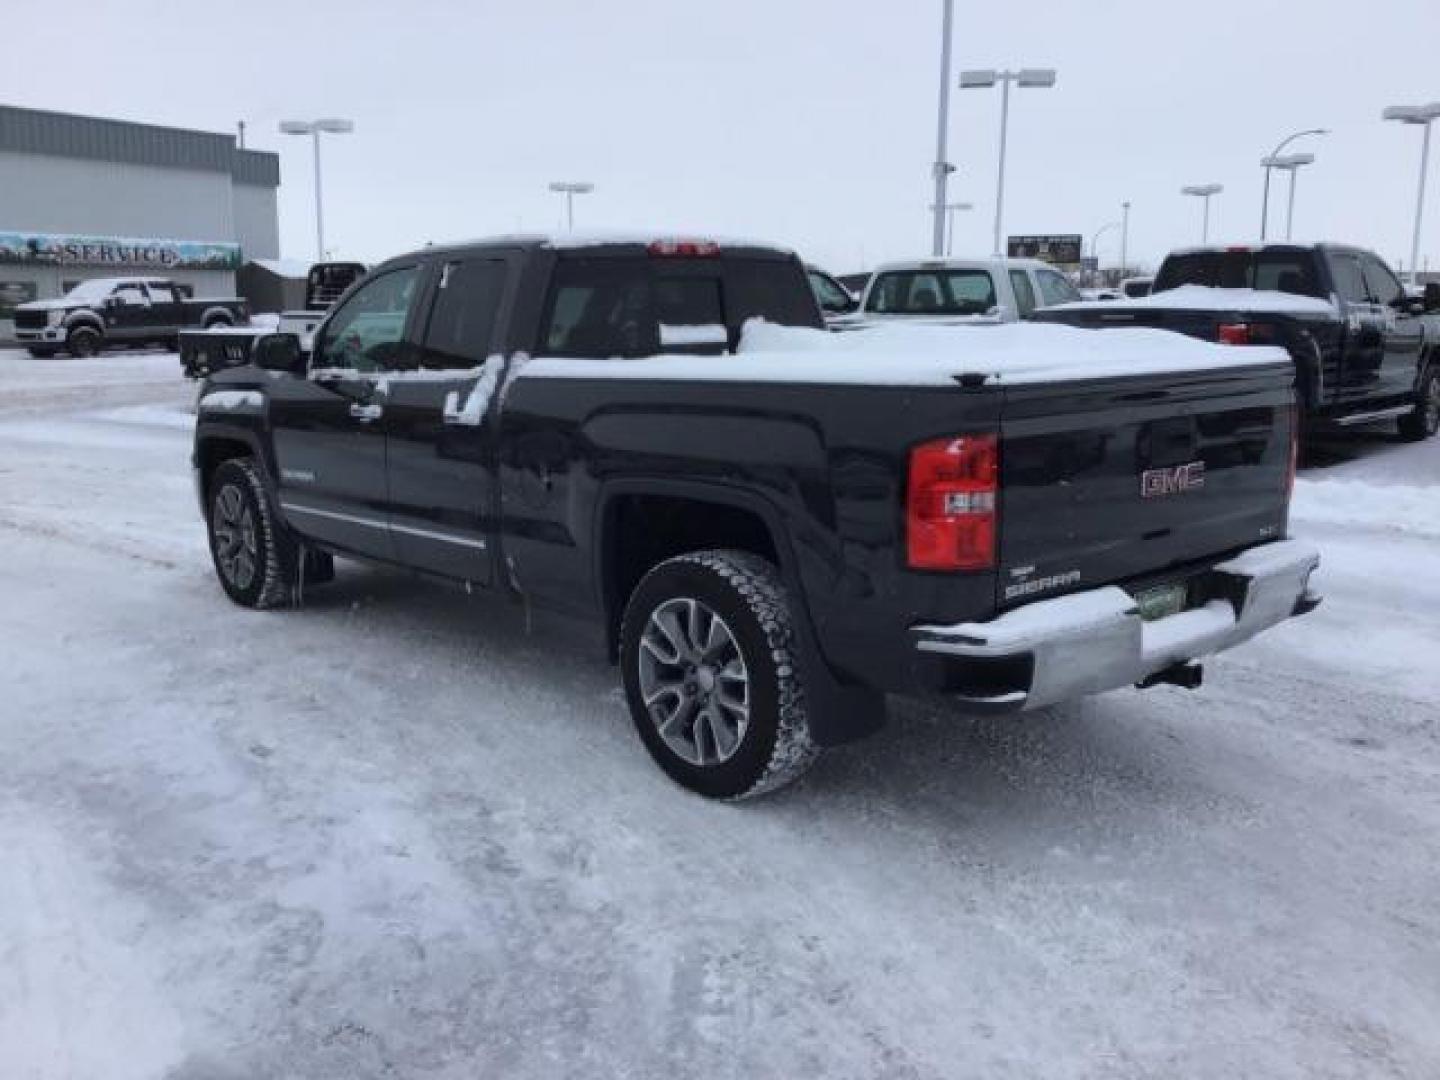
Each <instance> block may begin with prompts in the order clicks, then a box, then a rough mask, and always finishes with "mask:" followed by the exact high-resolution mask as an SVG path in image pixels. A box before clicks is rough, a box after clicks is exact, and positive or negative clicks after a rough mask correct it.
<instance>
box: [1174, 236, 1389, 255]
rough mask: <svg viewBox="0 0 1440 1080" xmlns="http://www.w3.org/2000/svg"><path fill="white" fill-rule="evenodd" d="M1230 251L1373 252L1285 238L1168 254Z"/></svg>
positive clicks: (1187, 248) (1216, 253)
mask: <svg viewBox="0 0 1440 1080" xmlns="http://www.w3.org/2000/svg"><path fill="white" fill-rule="evenodd" d="M1231 251H1244V252H1254V253H1257V254H1258V253H1261V252H1265V253H1269V252H1276V253H1283V252H1296V251H1303V252H1312V251H1346V252H1357V251H1360V252H1365V253H1366V254H1373V252H1371V251H1370V249H1369V248H1362V247H1357V246H1356V245H1354V244H1341V243H1337V242H1336V241H1333V240H1319V241H1316V242H1315V243H1310V244H1297V243H1294V242H1293V241H1289V240H1285V241H1280V242H1278V243H1274V242H1270V243H1263V244H1262V243H1248V244H1247V243H1235V244H1197V245H1195V246H1193V247H1183V248H1175V249H1174V250H1173V251H1171V252H1170V255H1208V254H1214V255H1223V254H1224V253H1226V252H1231ZM1170 255H1167V256H1166V258H1167V259H1168V258H1169V257H1170Z"/></svg>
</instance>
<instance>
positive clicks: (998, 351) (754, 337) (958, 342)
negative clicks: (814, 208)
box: [523, 319, 1289, 386]
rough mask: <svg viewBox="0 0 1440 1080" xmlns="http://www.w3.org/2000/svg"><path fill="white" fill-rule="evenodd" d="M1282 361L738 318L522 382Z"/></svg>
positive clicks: (1192, 346)
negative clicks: (671, 346)
mask: <svg viewBox="0 0 1440 1080" xmlns="http://www.w3.org/2000/svg"><path fill="white" fill-rule="evenodd" d="M1275 361H1282V362H1285V363H1288V362H1289V356H1288V355H1287V354H1286V352H1285V351H1284V350H1283V349H1278V348H1271V347H1268V346H1266V347H1235V346H1230V345H1216V344H1213V343H1211V342H1206V341H1199V340H1196V339H1195V338H1189V337H1185V336H1183V335H1180V334H1174V333H1171V332H1170V331H1168V330H1153V329H1148V328H1142V327H1135V328H1124V329H1116V330H1112V331H1109V332H1108V333H1105V334H1096V333H1094V332H1093V331H1090V330H1082V329H1079V328H1076V327H1073V326H1062V325H1058V324H1054V323H1010V324H1007V325H1003V326H991V325H984V326H964V325H955V326H914V325H909V324H907V325H884V326H869V327H862V328H857V329H855V330H851V331H848V332H846V333H843V334H836V333H831V332H829V331H826V330H812V329H809V328H807V327H796V326H777V325H775V324H773V323H768V322H765V321H764V320H761V319H752V320H750V321H749V322H747V323H746V324H745V327H744V330H743V332H742V334H741V338H740V348H739V352H738V353H736V354H735V355H725V356H678V355H667V354H663V353H662V354H661V355H659V356H644V357H633V358H627V357H611V358H609V359H604V360H602V359H589V358H583V357H581V358H570V357H536V358H535V359H534V360H532V361H531V362H530V364H529V366H528V367H527V368H526V370H525V374H524V376H523V377H524V378H568V379H581V378H604V379H661V380H669V381H684V382H710V381H715V382H722V381H723V382H751V383H754V382H763V383H805V384H826V383H829V384H846V385H859V386H953V385H954V384H955V381H956V380H957V379H960V378H962V377H965V376H970V377H978V378H981V379H984V380H987V381H991V382H997V383H1005V384H1010V385H1014V384H1024V383H1038V382H1054V381H1065V380H1072V379H1096V378H1109V377H1116V376H1125V375H1161V374H1172V373H1173V374H1181V373H1185V372H1195V371H1207V370H1221V369H1233V368H1243V367H1249V366H1252V365H1255V364H1260V363H1272V362H1275Z"/></svg>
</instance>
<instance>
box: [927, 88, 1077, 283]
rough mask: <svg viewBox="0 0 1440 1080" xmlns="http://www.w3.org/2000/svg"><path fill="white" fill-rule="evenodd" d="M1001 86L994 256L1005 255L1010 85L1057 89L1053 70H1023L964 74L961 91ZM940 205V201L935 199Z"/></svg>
mask: <svg viewBox="0 0 1440 1080" xmlns="http://www.w3.org/2000/svg"><path fill="white" fill-rule="evenodd" d="M997 82H998V83H999V84H1000V164H999V167H998V168H997V169H996V172H995V254H996V255H1003V254H1004V250H1003V249H1002V248H1001V247H1000V223H1001V219H1002V217H1003V216H1004V210H1005V137H1006V134H1007V131H1008V128H1009V126H1010V84H1011V83H1012V82H1013V83H1015V84H1016V85H1017V86H1028V87H1051V86H1054V85H1055V69H1054V68H1021V69H1020V70H1019V71H996V70H995V69H994V68H987V69H985V70H982V71H962V72H961V73H960V89H961V90H982V89H985V88H986V87H991V86H994V85H995V84H996V83H997ZM935 201H936V202H937V203H938V202H940V201H941V200H939V199H936V200H935Z"/></svg>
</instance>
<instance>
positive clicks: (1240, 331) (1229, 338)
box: [1215, 322, 1250, 345]
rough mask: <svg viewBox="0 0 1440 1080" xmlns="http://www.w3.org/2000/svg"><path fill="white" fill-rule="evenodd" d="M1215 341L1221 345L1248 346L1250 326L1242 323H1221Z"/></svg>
mask: <svg viewBox="0 0 1440 1080" xmlns="http://www.w3.org/2000/svg"><path fill="white" fill-rule="evenodd" d="M1215 340H1216V341H1218V342H1220V344H1221V345H1249V344H1250V324H1249V323H1243V322H1236V323H1221V324H1220V330H1219V332H1218V333H1217V334H1216V337H1215Z"/></svg>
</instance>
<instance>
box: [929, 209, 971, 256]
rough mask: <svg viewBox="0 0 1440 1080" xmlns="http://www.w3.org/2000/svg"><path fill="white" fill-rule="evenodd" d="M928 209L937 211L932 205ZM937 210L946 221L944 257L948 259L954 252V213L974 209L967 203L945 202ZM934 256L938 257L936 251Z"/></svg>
mask: <svg viewBox="0 0 1440 1080" xmlns="http://www.w3.org/2000/svg"><path fill="white" fill-rule="evenodd" d="M930 209H931V210H935V209H937V207H935V206H933V205H932V206H931V207H930ZM938 209H939V210H941V211H942V212H943V213H944V214H945V217H946V219H947V225H946V233H945V255H946V257H949V256H950V254H951V253H952V252H953V251H954V250H955V211H957V210H974V209H975V207H974V205H972V204H971V203H968V202H947V203H946V204H945V205H944V206H941V207H938ZM935 254H937V255H938V254H940V253H939V252H938V251H937V252H936V253H935Z"/></svg>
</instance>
